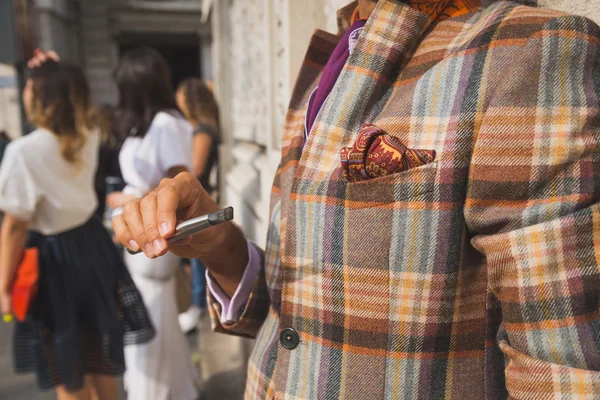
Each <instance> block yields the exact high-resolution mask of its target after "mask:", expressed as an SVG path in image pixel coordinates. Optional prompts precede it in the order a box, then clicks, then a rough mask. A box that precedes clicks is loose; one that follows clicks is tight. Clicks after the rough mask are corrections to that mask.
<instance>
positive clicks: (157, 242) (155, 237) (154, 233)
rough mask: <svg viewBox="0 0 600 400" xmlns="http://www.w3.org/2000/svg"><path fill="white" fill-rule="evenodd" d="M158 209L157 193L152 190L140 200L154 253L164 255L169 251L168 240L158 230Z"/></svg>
mask: <svg viewBox="0 0 600 400" xmlns="http://www.w3.org/2000/svg"><path fill="white" fill-rule="evenodd" d="M156 210H157V204H156V193H155V192H152V193H149V194H148V195H146V196H145V197H144V198H143V199H142V201H141V202H140V212H141V214H142V221H143V224H144V229H145V231H146V239H147V240H148V243H152V247H153V249H154V253H155V254H156V255H157V256H162V255H163V254H165V253H166V251H167V241H166V240H164V239H163V238H162V237H161V235H160V233H159V231H158V224H157V222H156Z"/></svg>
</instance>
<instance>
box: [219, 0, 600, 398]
mask: <svg viewBox="0 0 600 400" xmlns="http://www.w3.org/2000/svg"><path fill="white" fill-rule="evenodd" d="M354 7H355V5H350V6H349V7H347V8H345V9H343V10H342V11H341V12H340V16H341V18H340V28H341V29H342V30H343V29H344V28H346V27H347V26H348V18H347V16H348V13H349V11H352V10H353V9H354ZM338 40H339V36H338V35H331V34H328V33H325V32H321V31H318V32H316V34H315V35H314V37H313V38H312V40H311V43H310V48H309V50H308V53H307V56H306V59H305V62H304V64H303V66H302V69H301V72H300V76H299V78H298V82H297V85H296V87H295V89H294V92H293V96H292V99H291V103H290V107H289V111H288V114H287V118H286V124H285V131H284V137H283V150H282V160H281V164H280V167H279V170H278V173H277V176H276V178H275V183H274V186H273V193H272V207H271V210H272V214H271V219H270V224H271V225H270V230H269V234H268V239H267V245H266V250H265V252H264V263H263V268H262V269H261V273H260V277H259V279H258V280H257V282H256V283H255V285H254V289H253V292H252V294H251V296H250V299H249V301H248V303H247V304H246V306H245V308H244V311H243V313H242V316H241V318H240V319H239V320H238V321H237V322H236V323H234V324H231V325H224V324H221V323H220V322H219V320H218V315H219V313H220V311H221V310H220V306H219V303H218V302H216V301H215V299H211V309H212V310H211V313H212V314H213V315H212V316H213V324H214V328H215V329H216V330H217V331H222V332H227V333H231V334H238V335H244V336H252V337H257V342H256V347H255V349H254V352H253V355H252V357H251V360H250V363H249V367H248V378H247V387H246V396H247V398H249V399H338V398H345V399H369V400H371V399H416V398H419V399H441V398H450V399H464V400H467V399H502V398H507V397H509V398H515V399H583V398H588V399H592V398H593V399H598V398H600V372H599V371H600V350H599V346H600V314H599V304H600V269H599V264H600V250H599V249H600V247H599V246H600V198H599V197H600V28H599V27H598V26H597V25H595V24H594V23H592V22H591V21H589V20H588V19H586V18H583V17H576V16H572V15H566V14H564V13H560V12H557V11H550V10H546V9H540V8H535V7H530V6H527V5H524V4H518V3H514V2H505V1H500V2H492V3H491V4H489V5H485V6H482V7H481V8H479V9H477V10H476V11H474V12H471V13H469V14H467V15H463V16H460V17H456V18H452V19H449V20H446V21H443V22H440V23H437V24H432V23H431V21H430V20H429V18H427V16H425V15H424V14H421V13H420V12H418V11H416V10H414V9H413V8H411V7H410V6H409V5H407V4H405V3H403V2H402V1H400V0H379V2H378V4H377V6H376V9H375V11H374V12H373V14H372V15H371V17H370V18H369V20H368V22H367V24H366V26H365V28H364V30H363V32H362V33H361V35H360V37H359V39H358V42H357V43H356V47H355V48H354V51H353V52H352V54H351V55H350V58H349V59H348V61H347V63H346V65H345V67H344V69H343V71H342V73H341V75H340V77H339V79H338V81H337V83H336V84H335V87H334V88H333V91H332V92H331V94H330V95H329V98H328V99H327V100H326V101H325V103H324V105H323V109H322V111H321V113H320V115H319V116H318V118H317V119H316V121H315V123H314V126H313V128H312V130H311V132H310V135H309V136H308V139H307V141H306V143H305V142H304V134H303V129H304V121H305V112H306V105H307V101H308V98H309V94H310V93H311V91H312V90H313V89H314V87H315V85H316V84H317V83H318V80H319V77H320V73H321V70H322V68H323V66H324V64H325V63H326V62H327V60H328V58H329V55H330V54H331V52H332V50H333V49H334V47H335V45H336V43H337V41H338ZM366 123H370V124H373V125H374V126H376V127H377V128H379V129H381V130H382V131H384V132H385V133H386V134H387V135H389V136H391V137H393V138H395V139H396V140H397V142H400V143H402V144H403V145H405V146H406V147H408V148H411V149H429V150H434V151H435V160H433V162H430V163H427V164H425V165H421V166H417V167H415V168H411V169H408V170H405V171H401V172H397V173H392V174H389V175H386V176H381V177H375V178H372V179H366V180H362V181H358V182H349V181H348V180H347V179H346V177H345V175H344V173H343V172H342V167H341V164H340V151H341V150H342V149H343V148H344V147H347V146H352V144H353V143H354V140H355V139H356V137H357V135H358V133H359V132H360V130H361V127H362V126H363V125H364V124H366ZM286 328H292V329H294V330H295V332H297V334H298V339H299V340H298V341H297V342H296V346H292V347H294V348H292V349H288V348H286V347H285V346H283V345H282V338H280V333H281V332H282V331H283V330H284V329H286Z"/></svg>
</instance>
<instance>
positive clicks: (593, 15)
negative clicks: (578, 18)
mask: <svg viewBox="0 0 600 400" xmlns="http://www.w3.org/2000/svg"><path fill="white" fill-rule="evenodd" d="M539 4H540V5H541V6H542V7H548V8H554V9H557V10H561V11H565V12H568V13H571V14H578V15H583V16H584V17H588V18H590V19H591V20H593V21H595V22H596V23H597V24H600V3H599V2H598V0H539Z"/></svg>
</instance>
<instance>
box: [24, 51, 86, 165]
mask: <svg viewBox="0 0 600 400" xmlns="http://www.w3.org/2000/svg"><path fill="white" fill-rule="evenodd" d="M28 79H31V81H32V88H31V91H32V93H31V94H32V100H31V107H30V109H29V115H28V117H29V119H30V120H31V121H32V122H33V123H34V124H35V125H36V126H38V127H42V128H45V129H48V130H49V131H51V132H52V133H53V134H54V135H56V136H57V137H58V138H59V140H60V145H61V153H62V156H63V157H64V159H65V160H67V161H68V162H73V163H74V162H76V161H78V157H79V153H80V151H81V149H82V148H83V146H84V145H85V141H86V138H87V133H88V131H89V130H90V129H91V127H92V122H91V120H90V117H89V110H90V90H89V86H88V84H87V81H86V79H85V76H84V74H83V71H82V70H81V69H80V68H79V67H78V66H76V65H74V64H70V63H65V62H57V61H53V60H49V61H46V62H44V63H43V64H42V65H41V66H39V67H36V68H33V69H31V70H29V76H28Z"/></svg>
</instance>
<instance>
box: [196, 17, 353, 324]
mask: <svg viewBox="0 0 600 400" xmlns="http://www.w3.org/2000/svg"><path fill="white" fill-rule="evenodd" d="M364 26H365V21H364V20H358V21H356V22H355V23H353V24H352V25H351V26H350V28H348V30H347V31H346V33H345V34H344V36H343V37H342V39H341V40H340V42H339V43H338V45H337V46H336V48H335V49H334V51H333V53H332V54H331V57H329V61H327V64H326V65H325V68H324V69H323V73H322V75H321V79H320V80H319V86H317V89H315V91H314V92H313V93H312V94H311V96H310V99H309V101H308V107H307V109H306V124H305V127H304V135H305V140H306V139H307V138H308V135H309V133H310V130H311V129H312V126H313V124H314V122H315V120H316V119H317V117H318V115H319V112H320V111H321V108H322V107H323V103H325V100H326V99H327V96H329V93H331V90H332V89H333V86H334V85H335V82H336V81H337V79H338V77H339V76H340V73H341V72H342V69H343V68H344V65H345V64H346V61H347V60H348V57H350V53H352V50H353V49H354V45H355V44H356V41H357V39H358V36H359V35H360V32H361V31H362V28H363V27H364ZM248 257H249V259H248V265H247V266H246V271H244V275H243V276H242V280H241V282H240V284H239V286H238V287H237V289H236V291H235V293H234V294H233V297H232V298H231V299H230V298H229V297H228V296H227V295H226V294H225V293H224V292H223V291H222V290H221V288H220V287H219V285H217V284H216V283H215V282H214V281H213V280H212V278H211V277H210V275H209V273H208V270H206V282H207V286H208V290H210V293H211V294H212V295H213V297H214V298H215V300H217V301H218V302H219V303H220V304H221V307H222V308H221V309H222V312H221V323H222V324H233V323H235V322H236V321H237V320H239V319H240V316H241V315H242V313H243V312H244V306H245V305H246V303H247V302H248V299H249V298H250V293H251V292H252V288H253V287H254V282H256V279H257V278H258V274H259V272H260V255H259V254H258V251H257V250H256V248H255V247H254V246H253V245H252V244H251V243H250V242H248Z"/></svg>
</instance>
